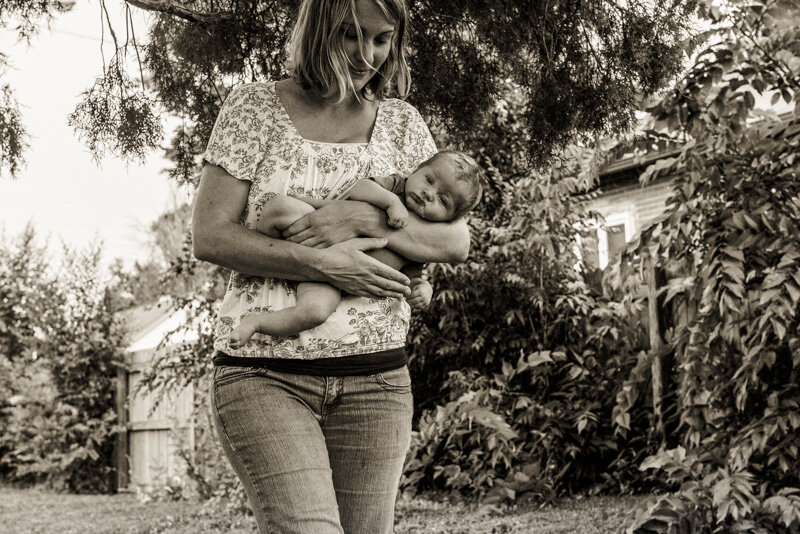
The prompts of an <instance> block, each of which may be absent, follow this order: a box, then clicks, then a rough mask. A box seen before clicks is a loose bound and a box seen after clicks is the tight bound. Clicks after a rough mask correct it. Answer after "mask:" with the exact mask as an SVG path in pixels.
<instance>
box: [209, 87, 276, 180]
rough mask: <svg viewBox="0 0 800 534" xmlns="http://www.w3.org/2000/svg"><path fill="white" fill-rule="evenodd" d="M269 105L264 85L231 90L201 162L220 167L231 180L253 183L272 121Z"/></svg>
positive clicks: (270, 101)
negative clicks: (226, 172) (232, 178)
mask: <svg viewBox="0 0 800 534" xmlns="http://www.w3.org/2000/svg"><path fill="white" fill-rule="evenodd" d="M271 103H272V100H271V99H270V98H269V93H268V92H267V91H266V90H265V87H264V86H263V84H245V85H240V86H238V87H236V88H234V89H233V90H232V91H231V92H230V94H229V95H228V98H226V99H225V102H224V103H223V104H222V109H220V112H219V115H218V116H217V121H216V122H215V123H214V129H213V130H212V131H211V137H210V138H209V139H208V145H207V147H206V151H205V154H203V161H205V162H208V163H211V164H213V165H218V166H220V167H222V168H223V169H225V170H226V171H228V173H229V174H230V175H231V176H233V177H234V178H238V179H239V180H249V181H251V182H252V181H253V178H254V176H255V171H256V167H257V166H258V164H259V162H260V160H261V158H262V157H263V155H264V154H265V153H266V150H265V148H266V147H265V146H264V143H265V139H266V138H267V135H266V129H267V128H268V126H269V125H270V124H271V123H272V118H273V109H272V105H271Z"/></svg>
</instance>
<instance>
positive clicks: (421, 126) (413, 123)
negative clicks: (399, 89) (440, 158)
mask: <svg viewBox="0 0 800 534" xmlns="http://www.w3.org/2000/svg"><path fill="white" fill-rule="evenodd" d="M403 104H404V109H403V112H402V115H403V122H405V135H403V136H401V137H400V138H399V139H398V141H400V145H401V146H398V147H397V148H398V149H399V154H400V158H399V161H398V166H397V167H398V168H397V170H398V171H399V172H400V173H401V174H405V175H407V174H411V173H412V172H413V171H414V169H416V168H417V167H419V165H420V164H421V163H422V162H424V161H425V160H427V159H429V158H430V157H432V156H433V155H434V154H436V152H437V150H436V143H435V142H434V140H433V136H432V135H431V131H430V130H429V129H428V125H427V124H425V121H424V120H423V119H422V115H420V114H419V111H417V110H416V109H415V108H414V107H413V106H411V105H410V104H406V103H405V102H404V103H403Z"/></svg>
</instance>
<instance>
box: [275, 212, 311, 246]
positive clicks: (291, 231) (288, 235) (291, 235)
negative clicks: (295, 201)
mask: <svg viewBox="0 0 800 534" xmlns="http://www.w3.org/2000/svg"><path fill="white" fill-rule="evenodd" d="M310 226H311V220H310V219H309V218H308V217H300V218H299V219H297V220H296V221H295V222H293V223H292V224H291V225H290V226H289V228H287V229H286V230H284V231H283V232H282V233H283V237H284V239H288V240H289V241H294V242H295V243H299V241H296V238H297V234H299V233H301V232H303V231H306V230H308V228H309V227H310ZM307 233H309V234H310V233H311V232H310V231H308V232H307ZM301 241H302V239H301Z"/></svg>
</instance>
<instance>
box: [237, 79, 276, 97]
mask: <svg viewBox="0 0 800 534" xmlns="http://www.w3.org/2000/svg"><path fill="white" fill-rule="evenodd" d="M274 92H275V82H248V83H242V84H239V85H236V86H234V87H233V89H231V92H230V93H229V94H228V98H231V97H234V96H235V97H238V98H265V97H271V96H272V95H273V94H274Z"/></svg>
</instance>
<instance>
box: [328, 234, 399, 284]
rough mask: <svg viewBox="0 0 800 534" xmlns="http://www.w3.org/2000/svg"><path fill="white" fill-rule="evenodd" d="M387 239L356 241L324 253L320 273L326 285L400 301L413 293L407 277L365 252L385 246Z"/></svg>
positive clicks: (329, 249)
mask: <svg viewBox="0 0 800 534" xmlns="http://www.w3.org/2000/svg"><path fill="white" fill-rule="evenodd" d="M386 243H387V240H386V239H384V238H372V237H369V238H356V239H349V240H347V241H343V242H341V243H338V244H336V245H332V246H330V247H328V248H326V249H325V250H323V251H321V254H322V258H323V259H322V264H321V265H320V266H319V270H320V271H321V272H322V274H323V275H324V276H325V278H326V280H325V281H326V282H328V283H329V284H331V285H333V286H336V287H338V288H339V289H341V290H342V291H344V292H346V293H351V294H353V295H358V296H361V297H372V298H374V297H394V298H400V297H405V296H408V295H409V294H410V293H411V289H410V287H409V284H410V283H411V281H410V280H409V279H408V277H407V276H406V275H404V274H403V273H401V272H400V271H397V270H395V269H392V268H391V267H389V266H388V265H386V264H384V263H381V262H380V261H378V260H376V259H374V258H371V257H369V256H367V255H366V254H365V253H364V251H365V250H372V249H376V248H383V247H385V246H386Z"/></svg>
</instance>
